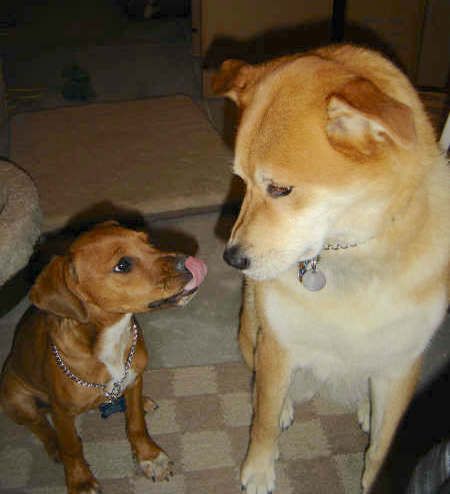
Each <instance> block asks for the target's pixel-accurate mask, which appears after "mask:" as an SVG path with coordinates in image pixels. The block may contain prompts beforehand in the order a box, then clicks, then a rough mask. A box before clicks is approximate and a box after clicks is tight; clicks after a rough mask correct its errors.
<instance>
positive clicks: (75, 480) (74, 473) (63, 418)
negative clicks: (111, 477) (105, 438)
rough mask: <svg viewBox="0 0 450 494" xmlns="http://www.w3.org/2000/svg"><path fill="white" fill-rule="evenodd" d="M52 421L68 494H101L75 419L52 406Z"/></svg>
mask: <svg viewBox="0 0 450 494" xmlns="http://www.w3.org/2000/svg"><path fill="white" fill-rule="evenodd" d="M52 419H53V424H54V425H55V429H56V434H57V437H58V445H59V458H60V460H61V461H62V463H63V464H64V470H65V473H66V484H67V491H68V493H69V494H81V493H82V494H96V493H99V492H100V491H101V489H100V485H99V483H98V482H97V480H96V479H95V477H94V476H93V475H92V473H91V471H90V470H89V466H88V464H87V463H86V460H85V459H84V456H83V446H82V444H81V441H80V439H79V437H78V435H77V432H76V429H75V417H74V416H73V415H70V414H69V413H67V411H65V410H63V409H60V408H58V407H57V406H54V405H52Z"/></svg>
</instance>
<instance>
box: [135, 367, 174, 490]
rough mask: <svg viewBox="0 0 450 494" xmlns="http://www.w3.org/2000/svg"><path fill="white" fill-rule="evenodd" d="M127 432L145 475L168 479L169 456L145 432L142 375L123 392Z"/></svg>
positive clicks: (156, 478)
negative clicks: (125, 403)
mask: <svg viewBox="0 0 450 494" xmlns="http://www.w3.org/2000/svg"><path fill="white" fill-rule="evenodd" d="M125 399H126V402H127V411H126V419H127V433H128V440H129V441H130V445H131V449H132V450H133V453H134V454H135V456H136V460H137V463H138V465H139V467H140V468H141V469H142V471H143V472H144V474H145V476H146V477H148V478H150V479H152V480H153V481H156V480H158V481H162V480H165V479H167V480H168V479H169V475H170V470H169V458H168V457H167V455H166V453H164V451H162V449H161V448H160V447H159V446H158V445H157V444H156V443H155V442H154V441H153V439H152V438H151V437H150V435H149V434H148V432H147V427H146V425H145V419H144V407H143V397H142V376H138V377H137V378H136V380H135V381H134V383H133V384H132V385H131V386H129V387H128V388H127V390H126V392H125Z"/></svg>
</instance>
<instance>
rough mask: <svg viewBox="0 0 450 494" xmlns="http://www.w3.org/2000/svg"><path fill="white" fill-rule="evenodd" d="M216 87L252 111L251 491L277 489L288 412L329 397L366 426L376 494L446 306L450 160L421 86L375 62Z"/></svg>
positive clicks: (248, 119)
mask: <svg viewBox="0 0 450 494" xmlns="http://www.w3.org/2000/svg"><path fill="white" fill-rule="evenodd" d="M214 85H215V89H216V90H217V91H219V92H221V93H223V94H225V95H226V96H228V97H230V98H231V99H233V100H234V101H235V102H236V103H237V104H238V106H239V107H240V108H241V110H242V118H241V121H240V125H239V129H238V133H237V137H236V156H235V162H234V170H235V172H236V173H237V174H238V175H240V176H241V178H242V179H243V180H244V182H245V183H246V186H247V190H246V194H245V198H244V201H243V205H242V208H241V212H240V215H239V218H238V219H237V221H236V223H235V225H234V227H233V231H232V233H231V237H230V240H229V242H228V246H227V249H226V251H225V254H224V257H225V259H226V260H227V262H229V263H230V264H231V265H232V266H234V267H236V268H238V269H242V270H243V273H244V275H245V290H244V300H243V310H242V316H241V329H240V336H239V338H240V346H241V350H242V353H243V356H244V358H245V360H246V362H247V363H248V364H249V366H250V367H251V368H254V369H255V371H256V379H255V411H254V420H253V427H252V435H251V442H250V447H249V451H248V454H247V458H246V460H245V462H244V464H243V468H242V472H241V480H242V484H243V486H244V487H246V488H247V492H248V493H249V494H255V493H257V494H267V493H268V492H271V491H272V490H273V489H274V485H275V473H274V460H275V459H276V457H277V439H278V436H279V433H280V429H284V428H286V427H288V426H289V425H290V423H291V422H292V419H293V405H292V403H293V401H302V400H305V399H308V398H310V397H312V396H313V395H314V394H315V393H316V392H318V391H321V392H322V391H323V390H326V392H328V393H329V394H331V396H332V397H333V398H335V399H338V400H340V401H342V402H344V403H346V404H359V418H360V421H361V424H362V426H363V428H364V429H365V430H366V431H368V430H369V429H370V432H371V436H370V437H371V439H370V447H369V449H368V451H367V453H366V461H365V470H364V474H363V478H362V489H363V492H365V493H368V492H369V491H370V489H371V487H372V486H373V484H374V482H375V479H376V476H377V474H378V472H379V470H380V468H381V465H382V463H383V461H384V458H385V456H386V453H387V451H388V449H389V445H390V443H391V440H392V437H393V435H394V434H395V430H396V427H397V424H398V422H399V421H400V419H401V417H402V415H403V412H404V410H405V409H406V407H407V406H408V403H409V401H410V399H411V397H412V395H413V393H414V389H415V385H416V382H417V380H418V377H419V375H420V367H421V360H422V354H423V351H424V349H425V347H426V345H427V344H428V342H429V341H430V338H431V337H432V335H433V333H434V331H435V330H436V329H437V327H438V326H439V324H440V322H441V321H442V319H443V317H444V315H445V311H446V307H447V276H448V247H449V236H450V235H449V228H450V224H449V223H450V220H449V212H448V190H449V172H448V167H447V164H446V160H445V159H444V157H443V156H442V154H441V152H440V151H439V149H438V147H437V145H436V142H435V137H434V135H433V131H432V128H431V125H430V124H429V122H428V120H427V117H426V116H425V114H424V111H423V108H422V105H421V103H420V101H419V99H418V97H417V95H416V93H415V91H414V89H413V88H412V86H411V85H410V83H409V82H408V81H407V79H406V78H405V77H404V76H403V75H402V74H401V73H400V72H399V71H398V70H397V69H396V68H395V67H394V66H393V65H392V64H391V63H390V62H388V61H387V60H385V59H384V58H382V57H381V56H380V55H378V54H376V53H374V52H371V51H368V50H364V49H360V48H356V47H352V46H348V45H347V46H345V45H344V46H336V47H329V48H323V49H320V50H317V51H314V52H310V53H306V54H303V55H298V56H289V57H284V58H281V59H277V60H274V61H271V62H269V63H266V64H262V65H259V66H254V67H251V66H248V65H246V64H244V63H243V62H239V61H233V60H231V61H226V62H224V64H223V66H222V69H221V72H220V73H219V75H218V76H217V78H216V79H215V83H214ZM328 246H331V248H330V247H328ZM342 246H344V248H341V247H342ZM332 247H335V248H336V250H334V249H333V248H332ZM316 256H319V257H318V259H319V261H318V268H319V270H320V271H321V272H322V273H323V274H324V276H325V279H326V285H325V286H324V287H323V288H322V289H321V290H319V291H309V290H308V289H307V286H306V283H304V282H303V283H301V282H300V281H299V279H298V263H300V262H302V261H305V260H308V259H312V258H315V257H316ZM369 395H370V400H371V403H370V405H371V406H370V408H369V406H368V401H367V397H368V396H369Z"/></svg>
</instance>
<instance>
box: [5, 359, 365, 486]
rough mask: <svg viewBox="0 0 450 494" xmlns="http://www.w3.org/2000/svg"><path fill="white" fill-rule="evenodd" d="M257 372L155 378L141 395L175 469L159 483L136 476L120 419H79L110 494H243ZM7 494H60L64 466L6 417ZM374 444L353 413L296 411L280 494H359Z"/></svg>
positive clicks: (196, 370)
mask: <svg viewBox="0 0 450 494" xmlns="http://www.w3.org/2000/svg"><path fill="white" fill-rule="evenodd" d="M250 382H251V374H250V372H249V371H248V370H247V368H246V367H245V366H244V365H243V364H240V363H233V364H222V365H218V366H204V367H187V368H178V369H163V370H157V371H148V372H146V373H145V376H144V391H145V393H146V394H148V395H149V396H151V397H152V398H153V399H154V400H155V401H157V402H158V404H159V407H160V408H159V409H158V410H157V411H156V412H154V413H153V414H152V415H150V416H149V415H147V423H148V426H149V430H150V432H151V434H152V436H153V438H154V439H155V440H156V441H157V442H158V443H159V444H160V446H161V447H163V448H164V449H165V451H166V452H167V453H168V455H169V456H170V458H171V459H172V460H173V461H174V462H175V466H174V474H175V475H174V477H173V478H172V479H171V480H170V481H169V482H163V483H161V484H154V483H153V482H151V481H149V480H147V479H146V478H145V477H142V476H139V475H138V474H137V473H136V470H135V466H134V464H133V461H132V458H131V454H130V447H129V445H128V442H127V440H126V436H125V423H124V416H123V414H115V415H112V416H111V417H110V418H108V419H106V420H104V419H102V418H100V415H99V414H98V413H97V412H90V413H87V414H84V415H82V416H81V417H80V418H79V421H78V430H79V433H80V435H81V437H82V438H83V443H84V451H85V456H86V458H87V460H88V462H89V464H90V465H91V468H92V471H93V472H94V473H95V475H96V476H97V478H98V479H99V480H100V481H101V483H102V485H103V492H105V493H108V494H144V493H147V492H151V493H152V494H212V493H220V494H236V493H238V492H240V485H239V465H240V463H241V461H242V459H243V458H244V455H245V452H246V448H247V443H248V437H249V424H250V421H251V405H250V402H251V400H250V396H251V395H250ZM0 437H1V438H2V441H1V443H0V492H8V493H9V494H23V493H29V494H44V493H45V494H60V493H61V494H62V493H64V492H65V490H64V474H63V468H62V466H61V465H57V464H54V463H52V462H50V460H49V459H48V457H47V456H46V454H45V453H44V450H43V448H42V446H41V445H40V444H39V443H38V442H37V440H36V439H34V438H33V437H32V435H31V433H29V432H28V430H27V429H25V428H23V427H20V426H18V425H15V424H13V423H11V422H9V421H8V420H7V418H6V416H5V415H3V414H0ZM366 444H367V436H366V435H365V434H363V433H362V432H361V431H360V429H359V426H358V423H357V419H356V416H355V415H352V414H348V413H347V412H346V411H345V410H342V409H340V408H337V407H336V406H335V405H331V404H329V403H328V402H325V401H322V400H320V399H316V400H314V401H312V402H310V403H308V404H305V405H302V406H297V408H296V419H295V421H294V424H293V425H292V426H291V428H290V429H289V430H288V431H286V432H284V433H283V434H282V436H281V440H280V453H281V457H280V461H279V462H278V463H277V467H276V471H277V478H278V482H277V486H278V487H277V489H276V493H277V494H298V493H300V492H301V493H302V494H330V493H333V494H357V493H359V482H360V475H361V469H362V452H363V451H364V448H365V446H366Z"/></svg>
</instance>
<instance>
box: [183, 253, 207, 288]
mask: <svg viewBox="0 0 450 494" xmlns="http://www.w3.org/2000/svg"><path fill="white" fill-rule="evenodd" d="M185 266H186V268H187V269H188V270H189V271H190V273H191V274H192V280H191V281H190V282H189V283H188V284H187V285H186V286H185V287H184V289H185V290H193V289H194V288H197V287H198V286H199V285H201V284H202V282H203V280H204V279H205V276H206V273H207V271H208V268H207V267H206V264H205V263H204V262H203V261H202V260H201V259H197V258H196V257H192V256H189V257H188V258H187V259H186V262H185Z"/></svg>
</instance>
